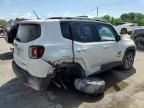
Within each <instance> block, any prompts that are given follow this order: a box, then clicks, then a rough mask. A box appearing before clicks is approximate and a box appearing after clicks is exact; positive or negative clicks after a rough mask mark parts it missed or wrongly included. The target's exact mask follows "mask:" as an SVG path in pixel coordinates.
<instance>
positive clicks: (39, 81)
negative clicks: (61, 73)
mask: <svg viewBox="0 0 144 108" xmlns="http://www.w3.org/2000/svg"><path fill="white" fill-rule="evenodd" d="M12 68H13V71H14V73H15V74H16V76H17V77H18V78H20V79H21V80H22V81H23V82H24V84H25V85H27V86H29V87H31V88H33V89H35V90H46V89H47V87H48V85H49V82H50V81H51V79H52V78H53V74H49V75H48V76H47V77H46V78H38V77H34V76H32V75H30V74H29V73H28V72H27V71H25V70H24V69H22V68H21V67H19V66H18V65H17V64H16V63H15V61H13V62H12Z"/></svg>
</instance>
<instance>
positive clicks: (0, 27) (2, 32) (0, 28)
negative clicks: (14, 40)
mask: <svg viewBox="0 0 144 108" xmlns="http://www.w3.org/2000/svg"><path fill="white" fill-rule="evenodd" d="M5 33H6V28H5V26H3V25H0V36H4V35H5Z"/></svg>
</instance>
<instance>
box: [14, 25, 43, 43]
mask: <svg viewBox="0 0 144 108" xmlns="http://www.w3.org/2000/svg"><path fill="white" fill-rule="evenodd" d="M40 35H41V27H40V25H39V24H20V25H19V29H18V33H17V36H16V40H17V41H20V42H30V41H33V40H35V39H37V38H39V37H40Z"/></svg>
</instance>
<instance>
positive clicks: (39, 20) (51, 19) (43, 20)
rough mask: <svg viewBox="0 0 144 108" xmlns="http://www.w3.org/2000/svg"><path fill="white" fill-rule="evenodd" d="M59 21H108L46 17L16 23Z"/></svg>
mask: <svg viewBox="0 0 144 108" xmlns="http://www.w3.org/2000/svg"><path fill="white" fill-rule="evenodd" d="M59 21H86V22H102V23H108V22H107V21H104V20H101V19H94V18H86V17H50V18H47V19H35V20H24V21H19V22H17V23H18V24H23V23H24V24H25V23H35V24H39V23H44V22H59Z"/></svg>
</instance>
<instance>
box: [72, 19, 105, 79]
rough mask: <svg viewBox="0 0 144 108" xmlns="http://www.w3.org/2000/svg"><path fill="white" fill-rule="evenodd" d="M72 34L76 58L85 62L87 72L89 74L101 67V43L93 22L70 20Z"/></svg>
mask: <svg viewBox="0 0 144 108" xmlns="http://www.w3.org/2000/svg"><path fill="white" fill-rule="evenodd" d="M71 28H72V35H73V38H74V50H75V56H76V58H82V59H83V60H84V62H85V65H86V68H87V73H86V75H87V76H88V75H91V74H93V73H95V72H97V71H99V70H100V69H101V60H102V59H101V58H102V57H101V55H102V50H101V45H100V43H99V39H100V38H99V37H98V34H97V32H96V30H95V27H94V23H93V22H85V21H82V22H72V23H71Z"/></svg>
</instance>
